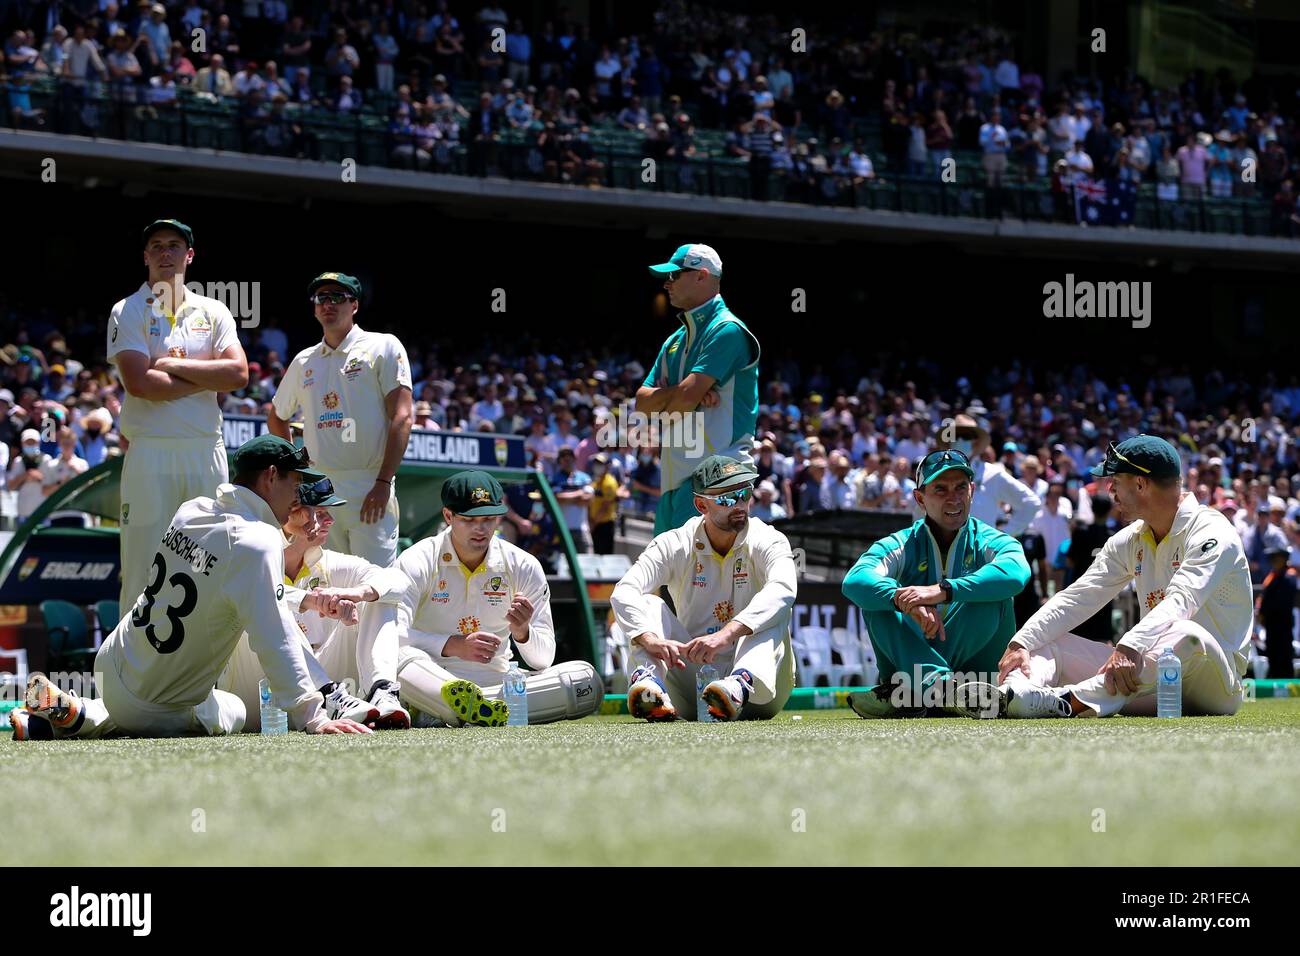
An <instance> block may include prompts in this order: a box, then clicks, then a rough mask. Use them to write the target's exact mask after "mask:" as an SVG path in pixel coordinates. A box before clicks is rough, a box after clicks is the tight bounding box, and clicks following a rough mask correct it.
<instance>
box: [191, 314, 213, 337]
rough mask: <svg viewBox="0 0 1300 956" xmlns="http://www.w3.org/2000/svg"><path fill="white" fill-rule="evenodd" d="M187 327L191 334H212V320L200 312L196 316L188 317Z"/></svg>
mask: <svg viewBox="0 0 1300 956" xmlns="http://www.w3.org/2000/svg"><path fill="white" fill-rule="evenodd" d="M189 327H190V331H191V332H195V333H197V334H199V335H208V334H210V333H211V332H212V320H211V319H209V318H208V317H207V316H206V315H204V314H203V313H202V312H200V313H199V314H198V315H194V316H191V317H190V320H189Z"/></svg>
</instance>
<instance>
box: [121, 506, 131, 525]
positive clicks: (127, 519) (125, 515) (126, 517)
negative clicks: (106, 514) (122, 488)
mask: <svg viewBox="0 0 1300 956" xmlns="http://www.w3.org/2000/svg"><path fill="white" fill-rule="evenodd" d="M130 523H131V506H130V505H129V504H123V505H122V524H124V525H125V524H130Z"/></svg>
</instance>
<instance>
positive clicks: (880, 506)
mask: <svg viewBox="0 0 1300 956" xmlns="http://www.w3.org/2000/svg"><path fill="white" fill-rule="evenodd" d="M6 318H7V319H12V320H13V321H11V323H10V327H12V328H15V329H17V333H16V335H15V338H14V341H12V342H11V343H9V344H6V345H5V346H4V348H3V350H0V458H2V459H3V461H4V468H3V469H2V471H3V473H4V476H5V480H6V484H7V487H8V489H9V490H10V491H12V492H16V493H17V505H16V507H17V513H18V516H19V517H20V518H25V517H26V516H27V515H29V514H31V512H32V511H34V510H35V508H36V507H38V506H39V505H40V503H41V502H42V501H43V500H44V498H45V497H46V496H48V495H49V494H51V493H53V491H55V490H56V489H57V488H58V487H59V485H60V484H62V483H63V482H65V481H67V480H68V479H69V478H71V477H73V476H74V475H75V474H77V473H80V472H81V471H84V470H86V468H87V467H90V466H93V465H96V464H99V463H100V462H102V461H103V460H104V459H105V458H106V457H107V456H109V455H112V454H116V453H119V451H120V448H119V439H118V435H117V431H116V422H117V418H118V414H119V411H120V407H121V398H122V392H121V386H120V385H119V384H118V383H117V382H116V381H115V379H113V378H112V377H111V376H110V372H109V369H108V366H107V365H106V364H105V363H104V362H103V361H102V359H93V358H91V359H89V361H80V360H78V358H77V357H75V356H76V355H81V356H82V357H83V358H85V357H90V356H94V355H95V354H96V351H97V348H96V346H95V344H94V343H95V342H96V341H97V340H98V337H99V329H98V328H97V323H96V322H95V321H94V320H93V319H92V318H91V317H90V316H89V315H87V314H85V313H79V314H77V315H74V316H72V317H71V318H69V319H67V320H65V321H64V322H63V323H62V327H61V328H56V327H53V326H54V323H53V322H51V321H44V320H27V321H19V320H18V319H17V317H16V316H7V317H6ZM69 339H71V340H72V341H74V342H76V343H77V348H75V349H73V348H70V346H69V344H68V342H69ZM248 353H249V357H250V366H249V371H250V382H249V385H248V387H247V388H245V389H242V390H240V391H239V392H236V393H232V394H227V395H222V396H221V400H222V402H223V410H224V411H225V412H226V413H227V414H235V415H238V414H246V415H263V414H265V412H266V410H267V408H268V406H269V402H270V399H271V397H272V396H273V395H274V393H275V388H276V385H277V383H278V381H279V378H280V376H281V375H282V374H283V371H284V362H285V361H286V358H287V357H289V356H291V355H292V354H294V353H293V352H292V351H290V343H289V339H288V336H287V335H286V334H285V332H284V331H283V330H282V329H281V328H279V324H278V322H276V321H275V320H270V321H268V322H266V323H264V325H263V326H262V327H261V328H259V329H258V330H257V332H256V334H255V340H254V341H253V342H252V343H251V345H250V347H249V349H248ZM410 355H411V364H412V369H411V371H412V376H413V381H414V383H415V388H414V401H415V416H416V427H417V428H424V429H445V430H452V431H479V432H497V433H510V434H517V435H523V436H525V438H524V443H525V448H526V450H527V454H528V460H529V463H530V465H531V466H532V467H536V468H540V469H542V470H544V471H545V472H546V474H547V476H548V477H549V478H550V479H551V481H552V483H553V484H554V485H555V486H556V488H557V491H558V492H559V493H560V495H561V504H562V505H564V511H565V518H566V521H567V522H568V523H569V525H570V527H571V529H573V530H574V531H575V532H581V536H582V538H583V539H584V540H586V541H589V542H593V543H594V544H595V545H596V546H597V547H602V546H603V547H602V550H612V545H613V522H615V521H616V520H617V519H618V517H619V515H621V514H629V513H631V514H647V513H649V512H652V511H653V510H654V506H655V503H656V500H657V497H658V489H659V470H658V459H657V456H656V454H655V449H654V448H653V447H633V446H632V445H631V444H629V440H631V441H635V435H631V434H629V431H628V429H627V428H626V427H624V428H621V429H620V428H619V427H618V426H619V424H620V422H621V421H623V416H624V415H626V413H627V411H628V410H629V409H630V408H631V407H632V406H631V402H632V399H633V397H634V396H635V393H636V390H637V388H638V386H639V385H640V384H641V382H642V381H643V379H644V376H645V374H646V370H645V366H644V365H643V364H642V363H641V362H640V361H638V360H637V359H636V358H631V357H628V356H619V355H613V354H608V353H606V354H601V355H595V354H574V355H564V356H561V355H555V354H547V353H545V352H543V351H540V350H521V351H519V352H518V353H516V354H513V355H511V354H497V353H494V354H485V355H479V356H465V355H459V354H458V355H457V356H455V357H454V358H453V357H452V356H450V355H447V354H444V353H442V352H440V351H438V350H436V349H432V348H429V347H424V348H421V347H419V346H418V345H417V346H415V347H412V348H410ZM645 358H646V359H647V360H648V358H649V357H648V356H647V357H645ZM763 374H764V381H763V384H762V390H763V391H762V395H761V400H762V404H761V405H760V409H759V417H758V434H757V435H756V440H757V448H756V459H757V465H758V469H759V472H760V475H761V477H762V481H761V483H760V485H759V488H758V503H757V505H756V509H757V510H756V513H757V514H758V515H759V516H762V517H771V518H773V519H776V518H781V517H784V516H788V515H800V514H807V513H811V512H815V511H820V510H829V509H835V508H847V509H871V510H885V511H890V510H892V511H898V512H909V513H910V512H911V510H912V501H911V490H912V487H913V471H914V468H915V465H916V462H917V460H918V459H919V458H921V457H922V456H923V455H924V454H925V453H926V452H927V451H929V450H931V449H932V448H934V447H935V443H936V440H937V437H938V436H939V434H940V430H941V428H942V427H943V425H945V424H946V423H947V422H949V421H950V420H952V419H953V417H954V416H956V415H957V414H962V413H966V414H969V415H970V416H972V417H973V418H975V419H976V421H977V422H979V423H980V425H981V427H982V428H983V430H984V431H985V432H986V433H987V435H988V441H987V445H988V447H987V450H985V451H984V456H985V458H986V459H987V460H988V461H990V462H996V463H998V464H1000V465H1002V466H1004V467H1005V469H1006V471H1007V472H1008V473H1009V474H1010V475H1012V476H1013V477H1015V478H1016V479H1018V480H1019V481H1021V482H1023V483H1024V484H1026V485H1027V486H1029V488H1030V489H1031V490H1032V491H1033V492H1034V493H1035V494H1036V495H1037V497H1038V498H1039V499H1040V500H1041V501H1042V502H1043V506H1042V508H1041V509H1040V510H1039V512H1038V514H1037V515H1036V516H1035V517H1034V519H1033V527H1034V529H1035V530H1036V531H1037V533H1039V534H1040V535H1041V536H1042V537H1043V538H1044V540H1045V541H1046V542H1047V543H1048V545H1049V549H1050V548H1051V547H1054V546H1056V545H1059V544H1061V543H1062V542H1063V541H1065V540H1066V539H1068V538H1069V528H1070V526H1071V522H1072V520H1073V519H1074V518H1075V517H1076V516H1079V517H1080V518H1083V519H1086V520H1087V521H1088V522H1091V520H1092V517H1093V516H1092V511H1093V509H1092V507H1091V505H1092V499H1093V496H1094V495H1097V494H1098V493H1099V491H1100V489H1098V488H1097V486H1096V484H1095V483H1094V482H1093V480H1092V479H1091V478H1090V477H1088V476H1087V474H1086V472H1087V469H1088V468H1090V467H1091V466H1092V465H1094V464H1095V463H1096V462H1098V461H1100V460H1101V459H1102V458H1103V457H1104V456H1105V454H1106V450H1107V448H1108V446H1109V445H1110V443H1111V442H1116V443H1118V442H1120V441H1122V440H1124V439H1125V438H1127V437H1130V436H1132V435H1134V434H1137V433H1139V432H1147V433H1150V434H1157V435H1160V436H1162V437H1166V438H1168V439H1169V440H1170V441H1172V442H1173V443H1174V444H1175V445H1177V446H1178V447H1179V449H1180V450H1181V451H1182V453H1183V455H1184V458H1185V460H1186V462H1187V463H1188V465H1189V469H1188V474H1187V486H1188V488H1189V489H1191V490H1192V491H1194V492H1195V493H1196V495H1197V497H1198V498H1199V499H1200V500H1202V501H1204V502H1206V503H1210V504H1213V505H1214V506H1215V507H1217V508H1219V509H1221V510H1223V511H1224V512H1225V513H1227V514H1229V515H1230V516H1231V517H1232V518H1233V520H1234V522H1235V524H1236V525H1237V527H1238V529H1239V530H1240V531H1241V532H1242V534H1243V538H1244V539H1245V540H1246V542H1247V551H1248V553H1249V554H1250V556H1251V561H1252V564H1253V566H1254V570H1255V572H1256V580H1257V582H1258V581H1261V580H1262V579H1263V577H1264V575H1265V573H1266V571H1267V560H1266V557H1265V551H1266V550H1267V549H1268V548H1271V547H1278V548H1284V549H1285V550H1287V551H1288V552H1289V563H1290V564H1291V565H1294V566H1300V499H1298V498H1297V494H1296V492H1297V484H1298V483H1300V450H1298V449H1300V376H1297V375H1295V374H1287V375H1278V374H1274V373H1266V374H1264V375H1263V376H1257V377H1256V378H1254V379H1252V380H1251V382H1250V384H1243V383H1245V382H1246V379H1244V378H1240V377H1237V376H1236V375H1226V374H1225V373H1224V372H1222V371H1220V370H1217V369H1206V370H1202V371H1200V372H1198V373H1193V372H1192V371H1191V370H1189V369H1188V368H1186V367H1177V368H1162V369H1159V370H1157V371H1156V372H1155V373H1154V374H1150V375H1143V376H1142V377H1141V378H1134V379H1133V380H1131V381H1130V380H1127V379H1126V378H1115V377H1110V378H1108V379H1103V378H1102V377H1100V376H1099V375H1098V374H1097V373H1096V372H1095V371H1094V370H1092V369H1090V368H1088V367H1086V366H1076V367H1074V368H1072V369H1070V370H1069V371H1067V372H1057V371H1048V370H1047V367H1046V366H1044V365H1041V364H1038V363H1025V362H1020V361H1015V362H1012V363H1011V364H1010V365H1006V366H1000V367H994V368H991V369H990V370H989V371H988V372H987V373H986V374H984V375H983V376H982V377H975V376H973V375H970V373H967V375H966V376H960V373H957V374H953V375H952V376H951V377H948V374H947V373H945V372H943V371H941V369H940V368H939V367H938V366H935V365H931V364H929V363H927V362H924V361H921V362H918V363H916V364H915V365H914V366H912V367H910V368H909V367H903V368H899V369H896V370H892V371H880V370H876V371H871V372H869V373H867V374H864V375H861V376H859V377H858V378H857V380H854V381H850V380H843V375H842V374H839V375H838V377H839V378H841V379H842V380H840V381H834V380H832V377H831V375H830V374H828V373H827V372H826V371H825V370H824V369H823V368H822V367H820V366H818V367H814V368H812V370H811V371H810V372H809V371H807V370H806V368H805V369H803V370H801V368H800V366H799V365H798V364H796V363H795V362H794V361H793V360H789V359H787V360H777V361H776V362H775V363H774V364H773V366H772V367H770V368H765V369H764V370H763ZM959 376H960V377H959ZM518 510H519V511H520V515H521V516H522V517H524V518H527V515H525V514H523V512H524V510H526V505H523V506H521V507H520V508H519V509H518ZM1115 519H1122V516H1113V520H1115ZM1048 553H1049V554H1054V551H1052V550H1049V552H1048Z"/></svg>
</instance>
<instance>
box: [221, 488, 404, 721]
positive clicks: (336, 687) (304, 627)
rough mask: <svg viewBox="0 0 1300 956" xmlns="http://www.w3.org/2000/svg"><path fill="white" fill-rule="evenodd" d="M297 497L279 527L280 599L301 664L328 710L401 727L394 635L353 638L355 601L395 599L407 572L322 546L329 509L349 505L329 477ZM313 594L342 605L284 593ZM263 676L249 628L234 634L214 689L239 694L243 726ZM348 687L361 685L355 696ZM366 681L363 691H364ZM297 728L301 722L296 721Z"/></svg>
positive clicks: (255, 714)
mask: <svg viewBox="0 0 1300 956" xmlns="http://www.w3.org/2000/svg"><path fill="white" fill-rule="evenodd" d="M298 499H299V502H300V504H298V505H296V506H295V507H294V508H293V510H292V511H290V512H289V519H288V520H287V521H286V522H285V523H284V533H285V536H286V537H287V538H288V539H289V541H288V544H287V545H286V546H285V549H284V583H285V600H286V602H288V603H289V609H290V611H291V612H292V614H293V618H294V621H295V622H296V623H297V625H298V628H299V630H300V631H301V632H302V640H303V642H304V644H306V654H307V667H308V670H309V671H311V673H312V682H313V684H315V685H316V686H317V687H319V688H320V689H321V693H322V694H323V695H324V697H325V710H326V712H327V713H328V714H329V716H330V717H331V718H338V717H348V718H351V719H352V720H355V721H357V722H358V723H362V724H365V725H366V726H368V727H375V728H380V729H384V728H388V729H404V728H407V727H410V726H411V717H410V714H408V713H407V712H406V710H405V709H404V708H403V707H402V706H401V704H400V703H399V701H398V696H397V695H398V685H397V636H396V634H395V633H394V634H392V635H385V636H386V637H387V638H388V643H387V644H384V643H383V642H380V643H375V642H374V641H373V637H379V636H380V635H372V640H371V641H369V642H367V641H358V639H357V638H358V634H357V628H356V624H357V621H358V620H359V617H358V616H357V615H358V614H359V611H358V610H357V609H356V605H359V604H362V603H364V602H367V601H371V602H373V601H379V602H389V603H392V602H396V601H397V600H399V599H400V597H401V596H402V595H403V594H404V593H405V590H406V585H407V578H406V575H404V574H402V572H401V571H399V570H397V569H396V568H381V567H379V566H378V565H374V564H371V563H370V562H369V561H367V560H365V559H364V558H356V557H353V556H352V555H349V554H340V553H339V552H338V551H329V550H326V549H325V544H326V543H327V541H328V538H329V532H330V527H331V526H332V525H333V524H334V518H333V516H332V514H331V511H332V509H335V508H340V507H343V506H345V505H347V501H346V500H344V499H342V498H339V497H338V496H337V495H336V494H334V487H333V485H332V483H331V482H330V480H329V479H328V478H322V479H321V480H320V481H316V482H309V483H307V484H303V485H300V486H299V487H298ZM291 593H292V594H293V595H294V596H295V597H296V598H298V599H299V600H303V599H307V598H309V597H310V596H316V597H320V598H325V599H332V600H336V601H338V602H340V604H341V605H342V610H343V611H344V612H345V613H343V614H341V615H339V616H337V617H336V616H332V615H330V616H326V615H323V614H321V613H319V612H317V611H310V610H303V609H302V608H301V607H300V606H299V605H298V604H296V603H295V602H294V601H291V600H290V599H289V596H290V594H291ZM265 676H266V672H265V671H264V670H263V668H262V664H261V661H259V660H258V657H257V655H256V654H255V653H254V652H253V649H252V646H251V645H250V644H249V640H248V635H247V634H244V635H243V636H242V637H240V639H239V645H238V646H237V647H236V648H235V652H234V654H232V655H231V657H230V660H229V662H227V664H226V669H225V670H224V671H223V672H222V674H221V677H220V678H219V679H218V681H217V689H218V690H224V691H229V692H230V693H232V694H234V695H235V696H236V697H238V698H239V699H240V700H242V701H243V702H244V708H245V710H246V711H247V712H248V716H247V718H246V719H245V721H244V731H245V732H246V733H256V732H257V731H258V730H260V729H261V724H262V720H261V709H260V706H259V704H260V698H259V692H260V684H261V681H262V679H263V678H264V677H265ZM350 687H359V688H362V690H363V692H364V693H365V697H364V698H358V697H356V696H354V695H353V694H352V692H351V691H350V690H349V688H350ZM366 688H369V690H368V691H365V689H366ZM295 729H302V728H299V727H295Z"/></svg>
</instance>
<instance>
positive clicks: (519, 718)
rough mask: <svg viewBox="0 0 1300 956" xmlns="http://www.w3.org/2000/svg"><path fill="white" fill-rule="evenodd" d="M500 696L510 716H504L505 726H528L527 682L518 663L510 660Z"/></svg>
mask: <svg viewBox="0 0 1300 956" xmlns="http://www.w3.org/2000/svg"><path fill="white" fill-rule="evenodd" d="M501 697H502V699H503V700H505V702H506V706H507V707H509V708H510V716H508V717H507V718H506V726H507V727H527V726H528V683H527V679H526V677H525V675H524V672H523V671H522V670H520V669H519V665H518V664H517V663H516V662H514V661H511V662H510V670H508V671H506V679H505V681H504V683H503V684H502V687H501Z"/></svg>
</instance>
